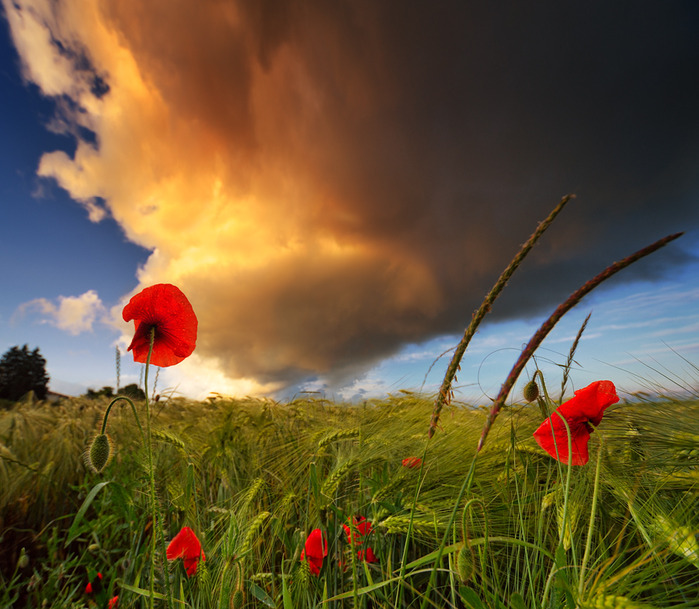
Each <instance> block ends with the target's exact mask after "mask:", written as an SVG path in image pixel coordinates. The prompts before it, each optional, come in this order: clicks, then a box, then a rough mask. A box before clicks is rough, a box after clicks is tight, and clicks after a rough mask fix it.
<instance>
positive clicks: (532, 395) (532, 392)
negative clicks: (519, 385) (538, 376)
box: [523, 381, 539, 402]
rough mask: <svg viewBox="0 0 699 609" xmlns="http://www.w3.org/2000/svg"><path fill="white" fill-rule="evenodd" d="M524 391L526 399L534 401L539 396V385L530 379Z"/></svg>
mask: <svg viewBox="0 0 699 609" xmlns="http://www.w3.org/2000/svg"><path fill="white" fill-rule="evenodd" d="M523 393H524V399H525V401H527V402H533V401H534V400H535V399H536V398H538V397H539V386H538V385H537V384H536V382H534V381H529V382H528V383H527V384H526V385H525V386H524V390H523Z"/></svg>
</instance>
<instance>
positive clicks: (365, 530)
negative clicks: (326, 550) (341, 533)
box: [342, 516, 371, 544]
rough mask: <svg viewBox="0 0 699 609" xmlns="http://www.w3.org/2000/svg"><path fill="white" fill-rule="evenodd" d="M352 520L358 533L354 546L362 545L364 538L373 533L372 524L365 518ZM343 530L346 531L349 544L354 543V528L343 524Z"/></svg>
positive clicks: (359, 517)
mask: <svg viewBox="0 0 699 609" xmlns="http://www.w3.org/2000/svg"><path fill="white" fill-rule="evenodd" d="M352 520H353V524H354V529H355V531H356V533H357V538H356V539H355V540H354V544H361V543H363V542H364V538H365V537H366V536H367V535H369V533H371V522H369V521H368V520H367V519H366V518H364V516H355V517H354V518H353V519H352ZM342 528H343V529H345V535H346V536H347V543H352V537H353V535H352V527H350V526H349V525H347V524H343V525H342Z"/></svg>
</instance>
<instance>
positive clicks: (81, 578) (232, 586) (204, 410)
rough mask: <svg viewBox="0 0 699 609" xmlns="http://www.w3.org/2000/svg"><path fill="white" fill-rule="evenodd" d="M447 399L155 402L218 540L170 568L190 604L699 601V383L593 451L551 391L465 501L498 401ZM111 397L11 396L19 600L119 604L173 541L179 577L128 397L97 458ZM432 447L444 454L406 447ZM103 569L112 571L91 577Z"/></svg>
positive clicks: (135, 595) (160, 471)
mask: <svg viewBox="0 0 699 609" xmlns="http://www.w3.org/2000/svg"><path fill="white" fill-rule="evenodd" d="M433 404H434V396H418V395H414V394H411V393H398V394H396V395H393V396H388V397H387V398H385V399H383V400H376V401H370V402H367V403H366V404H363V405H360V406H352V405H343V404H335V403H331V402H328V401H323V400H295V401H293V402H291V403H288V404H280V403H276V402H273V401H267V400H255V399H248V400H216V401H214V402H204V403H197V402H190V401H185V400H180V399H173V400H170V401H167V402H165V403H163V402H158V403H156V404H153V405H152V407H153V439H154V456H155V468H156V469H155V474H156V476H155V479H156V483H157V495H158V499H159V504H160V509H161V511H162V513H163V515H164V517H165V523H166V531H165V537H166V539H170V538H172V536H174V535H175V534H176V533H177V532H178V531H179V530H180V528H181V527H182V526H184V525H187V526H190V527H191V528H192V529H194V531H195V532H196V534H197V535H198V537H199V539H200V540H201V542H202V545H203V548H204V552H205V553H206V557H207V560H206V562H204V563H200V566H199V569H198V572H197V575H196V576H195V577H193V578H187V577H186V575H185V572H184V568H183V567H182V564H181V561H175V562H171V563H169V564H167V565H165V566H164V567H165V569H164V572H165V573H166V574H167V580H168V583H169V586H170V589H171V592H172V595H173V597H174V604H173V606H175V607H202V608H204V607H206V608H209V607H211V608H213V607H217V608H218V607H229V606H236V607H238V606H241V607H242V606H244V607H279V608H280V609H281V608H283V609H289V608H306V607H321V606H328V607H354V606H356V607H366V608H370V607H385V608H391V607H419V606H421V605H422V604H426V606H431V607H473V608H480V607H490V608H493V609H495V608H498V607H506V608H509V607H513V608H516V609H519V608H522V607H527V608H532V609H534V608H544V607H546V608H549V607H551V608H554V607H569V608H570V609H573V607H629V608H632V607H658V608H660V607H699V600H698V598H697V593H696V590H697V589H699V543H698V542H697V538H698V537H697V535H698V534H699V515H698V514H697V509H696V506H697V503H698V494H699V403H697V402H696V401H675V400H671V399H668V400H666V401H658V402H639V403H633V404H628V403H620V404H616V405H614V406H612V407H610V408H609V409H608V410H607V413H606V414H605V417H604V419H603V421H602V424H601V425H600V427H599V429H598V431H597V432H596V433H595V434H593V437H592V440H591V444H590V462H589V463H588V464H587V465H585V466H582V467H575V468H571V470H570V472H569V471H568V468H567V467H565V466H561V465H560V464H559V463H557V462H556V461H554V460H553V459H551V458H550V457H549V456H548V455H546V454H545V453H544V452H543V451H542V450H541V449H539V447H538V446H537V445H536V443H535V442H534V440H533V438H532V432H533V430H534V429H535V428H536V427H537V426H538V425H539V423H540V422H541V420H542V415H541V412H540V411H539V408H538V407H537V406H536V405H534V406H532V405H525V404H514V405H512V406H510V407H508V408H506V409H504V410H503V411H502V412H501V414H500V416H499V417H498V419H497V421H496V423H495V424H494V426H493V428H492V430H491V433H490V436H489V437H488V441H487V443H486V444H485V447H484V449H483V450H482V452H481V453H479V455H478V457H477V458H476V461H475V470H474V474H473V479H472V482H471V484H470V486H467V492H466V493H464V494H463V496H462V497H461V499H460V500H459V501H458V503H457V498H458V497H459V493H460V490H461V489H462V487H463V485H464V481H465V480H466V478H467V475H468V473H469V469H470V467H471V465H472V461H473V459H474V455H475V448H476V446H477V444H478V439H479V437H480V434H481V430H482V428H483V425H484V422H485V419H486V416H487V411H486V409H485V408H471V407H466V406H465V405H463V404H456V403H454V404H451V405H449V406H446V407H445V409H444V411H443V412H442V414H441V419H440V429H439V430H438V431H437V433H436V434H435V436H434V438H432V439H431V440H429V441H428V439H427V429H428V426H429V422H430V415H431V412H432V407H433ZM106 406H107V402H101V401H99V400H98V401H90V400H81V399H74V400H71V401H66V402H63V403H62V404H61V405H59V406H50V405H46V404H18V405H17V406H15V407H14V408H13V409H11V410H8V411H0V489H1V490H0V524H1V526H0V530H1V533H0V535H1V536H2V538H1V539H0V547H1V548H2V552H0V570H1V574H2V579H1V580H0V606H2V607H10V606H16V607H22V606H27V607H71V606H73V607H87V606H88V605H89V603H95V602H97V603H98V604H97V606H105V604H106V600H107V599H109V598H111V596H113V595H114V594H118V595H119V599H120V607H130V606H132V607H141V606H146V605H147V596H148V589H149V586H150V583H149V577H150V565H151V564H152V561H153V560H155V561H156V566H157V568H156V569H155V577H156V582H155V590H156V592H157V593H159V594H165V582H164V581H162V575H161V573H162V572H161V568H160V567H161V565H160V563H159V559H158V557H155V558H153V557H152V556H151V554H150V535H151V522H150V516H149V514H150V512H149V509H148V501H149V499H148V491H147V488H148V471H147V461H146V457H145V451H144V448H143V446H142V442H141V441H140V435H139V431H138V428H137V427H136V424H135V422H134V418H133V413H132V412H131V410H130V408H129V407H128V406H121V405H119V404H117V405H116V406H115V407H114V409H113V411H112V414H111V415H110V418H109V424H108V428H107V431H108V433H109V434H110V436H111V437H112V440H113V442H114V446H115V448H116V455H115V457H114V459H113V460H112V461H111V463H110V464H109V465H108V466H107V468H106V469H105V471H104V472H102V474H99V475H97V474H94V473H92V472H90V471H89V470H88V469H87V468H86V467H85V465H84V463H83V459H82V454H83V453H84V451H85V448H86V447H87V446H88V445H89V442H90V439H91V437H92V436H93V434H94V433H95V432H97V431H98V430H99V427H100V425H101V420H102V415H103V413H104V410H105V408H106ZM138 406H139V405H137V407H138ZM141 407H142V405H141ZM602 438H603V441H602ZM425 451H426V452H425ZM423 453H424V456H425V460H424V469H423V470H420V469H409V468H405V467H402V466H401V460H402V459H403V458H404V457H410V456H418V457H422V456H423ZM596 479H597V483H596V482H595V480H596ZM595 489H596V492H595ZM595 495H596V502H593V496H595ZM593 507H594V510H593ZM358 514H361V515H364V516H366V518H367V519H369V520H370V521H371V522H372V523H373V531H372V533H371V535H370V536H369V539H368V542H367V543H368V544H369V545H370V546H371V547H372V548H373V550H374V552H375V554H376V556H377V557H378V562H377V563H373V564H368V563H363V562H359V561H358V560H357V557H356V554H354V553H352V552H350V549H349V546H348V544H347V543H346V539H345V536H344V533H343V530H342V524H343V523H346V522H347V521H348V518H350V517H351V516H353V515H358ZM452 520H453V526H449V523H450V521H452ZM316 527H321V528H322V529H323V530H324V531H325V532H326V534H327V538H328V540H329V555H328V557H327V558H326V559H325V562H324V566H323V569H322V571H321V574H320V577H315V576H313V575H311V574H310V573H309V572H308V568H307V565H306V563H305V562H304V561H301V560H300V553H301V550H302V549H303V542H304V539H305V536H306V535H307V534H308V533H309V532H310V531H311V530H312V529H313V528H316ZM442 541H444V545H445V548H444V552H443V553H442V555H441V557H440V558H439V561H438V562H437V557H438V549H439V546H440V544H441V543H442ZM21 548H25V553H26V555H27V558H28V561H27V560H26V559H23V560H22V561H20V564H21V563H22V562H26V563H27V564H26V565H24V566H18V561H19V558H20V552H21ZM404 558H405V560H403V559H404ZM96 572H101V573H102V574H103V583H104V586H105V591H104V593H103V595H102V596H101V597H97V596H94V595H93V596H92V597H88V596H87V595H86V594H85V593H84V589H85V585H86V583H87V581H88V579H89V577H91V576H94V574H95V573H96ZM433 572H434V586H433V587H432V590H431V592H430V593H429V594H428V595H426V594H425V590H426V589H427V586H428V581H429V580H430V578H431V577H432V576H433ZM241 595H242V597H243V598H244V604H242V605H238V604H236V603H238V602H239V601H240V600H241ZM231 599H233V601H232V600H231ZM99 603H102V604H101V605H100V604H99ZM231 603H233V604H231ZM156 604H160V605H161V606H166V605H167V603H166V602H165V601H164V600H162V601H160V600H157V602H156ZM160 605H159V606H160ZM92 606H95V605H94V604H93V605H92Z"/></svg>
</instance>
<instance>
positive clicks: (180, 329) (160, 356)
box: [122, 283, 198, 367]
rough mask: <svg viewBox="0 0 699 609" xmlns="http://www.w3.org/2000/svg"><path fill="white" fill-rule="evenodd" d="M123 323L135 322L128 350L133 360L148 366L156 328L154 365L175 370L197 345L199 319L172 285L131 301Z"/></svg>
mask: <svg viewBox="0 0 699 609" xmlns="http://www.w3.org/2000/svg"><path fill="white" fill-rule="evenodd" d="M122 316H123V318H124V321H131V320H132V319H133V320H134V321H135V322H136V332H135V334H134V337H133V340H132V341H131V344H130V345H129V348H128V350H129V351H133V359H134V361H136V362H140V363H141V364H145V363H146V360H147V359H148V350H149V348H150V331H151V329H152V328H155V339H154V342H153V353H152V355H151V359H150V361H151V364H153V365H154V366H161V367H165V366H174V365H175V364H179V363H180V362H181V361H182V360H183V359H185V358H186V357H189V356H190V355H191V354H192V352H193V351H194V347H195V345H196V342H197V325H198V322H197V316H196V315H195V314H194V309H192V305H191V304H189V301H188V300H187V297H186V296H185V295H184V294H183V293H182V292H181V290H180V289H179V288H177V287H175V286H174V285H170V284H169V283H159V284H157V285H154V286H151V287H148V288H145V289H144V290H142V291H141V292H139V293H138V294H136V295H135V296H133V297H132V298H131V300H130V301H129V304H127V305H126V306H125V307H124V310H123V312H122Z"/></svg>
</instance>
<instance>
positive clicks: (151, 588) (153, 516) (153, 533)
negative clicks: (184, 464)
mask: <svg viewBox="0 0 699 609" xmlns="http://www.w3.org/2000/svg"><path fill="white" fill-rule="evenodd" d="M154 343H155V328H151V329H150V344H149V346H148V356H147V357H146V369H145V372H144V375H143V389H144V391H145V394H146V454H147V456H148V478H149V483H150V508H151V562H150V586H149V591H150V596H149V599H148V600H149V606H150V609H153V602H154V598H155V588H154V586H155V552H156V535H157V533H156V531H157V526H158V525H157V522H158V514H157V508H156V498H155V472H154V471H153V445H152V442H151V428H150V403H149V401H148V369H149V368H150V358H151V355H153V345H154Z"/></svg>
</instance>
